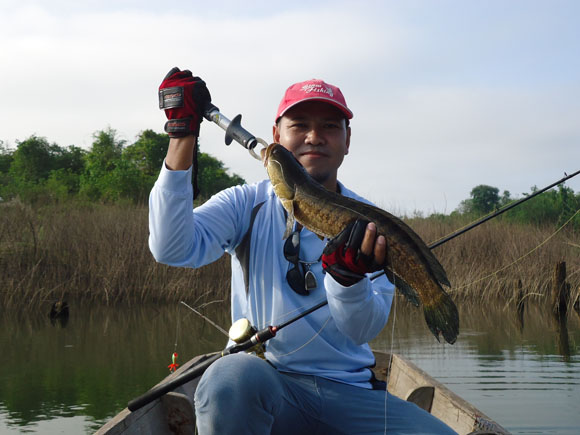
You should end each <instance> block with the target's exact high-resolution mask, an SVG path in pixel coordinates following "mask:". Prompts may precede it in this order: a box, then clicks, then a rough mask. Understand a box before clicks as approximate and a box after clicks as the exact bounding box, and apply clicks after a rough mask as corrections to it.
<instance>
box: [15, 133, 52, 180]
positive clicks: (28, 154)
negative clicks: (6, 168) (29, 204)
mask: <svg viewBox="0 0 580 435" xmlns="http://www.w3.org/2000/svg"><path fill="white" fill-rule="evenodd" d="M57 148H58V147H57V146H56V145H50V144H49V143H48V141H47V140H46V138H44V137H38V136H34V135H33V136H30V137H29V138H28V139H26V140H25V141H23V142H19V143H18V146H17V149H16V151H15V152H14V155H13V160H12V163H11V165H10V173H11V175H12V177H13V178H14V180H17V181H20V182H29V183H33V184H37V183H38V182H39V181H41V180H46V179H47V178H48V174H50V171H51V170H52V169H54V153H55V151H57Z"/></svg>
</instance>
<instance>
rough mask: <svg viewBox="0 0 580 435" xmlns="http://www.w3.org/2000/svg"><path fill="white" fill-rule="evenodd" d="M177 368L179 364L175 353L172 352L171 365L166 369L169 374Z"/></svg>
mask: <svg viewBox="0 0 580 435" xmlns="http://www.w3.org/2000/svg"><path fill="white" fill-rule="evenodd" d="M177 367H179V364H177V352H173V355H171V364H169V365H168V366H167V368H169V372H170V373H173V372H174V371H175V370H177Z"/></svg>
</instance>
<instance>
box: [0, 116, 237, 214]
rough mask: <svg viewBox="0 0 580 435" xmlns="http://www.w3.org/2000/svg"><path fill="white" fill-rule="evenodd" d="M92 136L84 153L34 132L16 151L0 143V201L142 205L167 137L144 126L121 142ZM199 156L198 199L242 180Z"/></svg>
mask: <svg viewBox="0 0 580 435" xmlns="http://www.w3.org/2000/svg"><path fill="white" fill-rule="evenodd" d="M93 139H94V140H93V143H92V145H91V149H90V150H89V151H88V152H87V151H85V150H82V149H81V148H78V147H76V146H69V147H68V148H62V147H59V146H58V145H56V144H50V143H49V142H48V141H47V140H46V139H45V138H43V137H38V136H34V135H33V136H31V137H29V138H28V139H26V140H24V141H23V142H18V146H17V149H16V150H10V149H8V147H7V146H5V145H4V142H2V141H0V198H2V199H1V200H8V199H10V198H14V197H19V198H20V199H21V200H22V201H24V202H29V203H32V202H34V203H38V202H40V203H42V202H63V201H69V200H75V199H81V200H89V201H96V202H102V203H118V202H133V203H145V202H146V201H147V198H148V196H149V192H150V191H151V188H152V187H153V184H154V183H155V180H156V179H157V176H158V174H159V171H160V169H161V165H162V164H163V159H164V158H165V155H166V153H167V148H168V146H169V136H167V135H166V134H159V133H156V132H154V131H152V130H144V131H143V132H141V133H140V134H139V136H138V137H137V140H136V141H135V142H134V143H133V144H131V145H128V146H126V141H125V140H122V139H120V138H119V137H118V135H117V132H116V131H115V130H114V129H112V128H110V127H108V128H106V129H104V130H99V131H97V132H95V133H94V135H93ZM199 155H200V158H199V163H200V164H199V168H200V173H199V186H200V189H201V196H200V198H199V199H201V200H203V199H207V198H209V197H210V196H211V195H213V194H214V193H216V192H218V191H220V190H222V189H224V188H226V187H229V186H233V185H236V184H240V183H244V180H243V178H241V177H239V176H238V175H233V176H230V175H228V173H227V169H226V168H224V165H223V163H222V162H220V161H219V160H217V159H215V158H213V157H211V156H210V155H208V154H204V153H200V154H199Z"/></svg>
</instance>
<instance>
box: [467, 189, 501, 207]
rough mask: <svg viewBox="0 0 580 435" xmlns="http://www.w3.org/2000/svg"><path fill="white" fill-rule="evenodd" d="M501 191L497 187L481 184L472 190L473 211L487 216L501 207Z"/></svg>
mask: <svg viewBox="0 0 580 435" xmlns="http://www.w3.org/2000/svg"><path fill="white" fill-rule="evenodd" d="M499 202H500V199H499V189H498V188H497V187H492V186H487V185H485V184H480V185H479V186H475V187H474V188H473V189H471V205H472V211H473V212H475V213H479V214H487V213H489V212H492V211H493V210H495V209H496V208H498V207H499Z"/></svg>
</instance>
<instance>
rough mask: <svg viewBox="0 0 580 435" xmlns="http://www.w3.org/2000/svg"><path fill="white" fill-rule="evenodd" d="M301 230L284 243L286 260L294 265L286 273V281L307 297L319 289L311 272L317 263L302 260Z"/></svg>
mask: <svg viewBox="0 0 580 435" xmlns="http://www.w3.org/2000/svg"><path fill="white" fill-rule="evenodd" d="M299 254H300V230H295V231H294V232H293V233H292V234H291V235H290V236H289V237H288V238H287V239H286V242H285V243H284V258H286V260H287V261H288V262H290V263H291V264H292V267H291V268H290V269H289V270H288V273H286V281H288V284H289V285H290V287H291V288H292V290H294V291H295V292H296V293H298V294H299V295H302V296H307V295H309V294H310V291H311V290H313V289H315V288H316V287H318V282H317V281H316V276H315V275H314V273H313V272H312V271H311V270H310V266H312V265H313V264H316V263H318V261H319V260H316V261H304V260H300V257H299Z"/></svg>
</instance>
